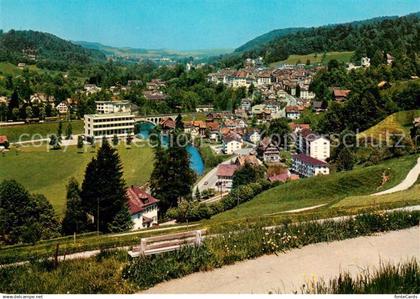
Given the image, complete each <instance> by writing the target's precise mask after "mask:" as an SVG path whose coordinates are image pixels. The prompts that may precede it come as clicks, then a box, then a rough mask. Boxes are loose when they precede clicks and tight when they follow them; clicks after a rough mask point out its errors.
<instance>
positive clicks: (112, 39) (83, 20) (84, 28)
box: [0, 0, 420, 50]
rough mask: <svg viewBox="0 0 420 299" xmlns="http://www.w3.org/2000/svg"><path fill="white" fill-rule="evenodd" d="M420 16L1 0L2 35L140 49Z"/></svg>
mask: <svg viewBox="0 0 420 299" xmlns="http://www.w3.org/2000/svg"><path fill="white" fill-rule="evenodd" d="M416 11H420V1H419V0H0V28H2V29H3V30H5V31H7V30H9V29H12V28H13V29H17V30H19V29H33V30H39V31H46V32H50V33H53V34H56V35H58V36H59V37H62V38H64V39H70V40H84V41H96V42H100V43H103V44H106V45H113V46H129V47H137V48H171V49H179V50H182V49H183V50H185V49H209V48H236V47H238V46H240V45H241V44H243V43H245V42H247V41H248V40H250V39H252V38H254V37H256V36H258V35H260V34H263V33H266V32H268V31H270V30H273V29H279V28H286V27H300V26H305V27H308V26H318V25H325V24H332V23H341V22H348V21H353V20H362V19H367V18H371V17H377V16H389V15H405V14H408V13H411V12H416Z"/></svg>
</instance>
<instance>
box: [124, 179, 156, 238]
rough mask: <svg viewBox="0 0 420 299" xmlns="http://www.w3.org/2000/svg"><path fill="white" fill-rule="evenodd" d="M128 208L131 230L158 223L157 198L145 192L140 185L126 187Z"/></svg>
mask: <svg viewBox="0 0 420 299" xmlns="http://www.w3.org/2000/svg"><path fill="white" fill-rule="evenodd" d="M127 198H128V208H129V211H130V215H131V220H132V221H133V224H134V225H133V230H135V229H141V228H146V227H151V226H153V225H156V224H157V223H158V206H157V203H158V202H159V200H157V199H156V198H154V197H153V196H152V195H150V194H148V193H146V192H145V191H144V190H142V189H141V188H140V187H137V186H131V187H130V188H128V189H127Z"/></svg>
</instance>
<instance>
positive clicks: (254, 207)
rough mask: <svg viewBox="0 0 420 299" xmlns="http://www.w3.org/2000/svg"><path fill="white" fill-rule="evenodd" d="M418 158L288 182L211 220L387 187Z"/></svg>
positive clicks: (307, 204)
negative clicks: (387, 175) (386, 177)
mask: <svg viewBox="0 0 420 299" xmlns="http://www.w3.org/2000/svg"><path fill="white" fill-rule="evenodd" d="M415 160H416V157H415V156H406V157H403V158H400V159H393V160H389V161H386V162H384V163H382V164H380V165H375V166H371V167H366V168H359V169H356V170H353V171H350V172H342V173H336V174H331V175H329V176H318V177H312V178H307V179H302V180H299V181H295V182H289V183H287V184H284V185H281V186H278V187H275V188H273V189H270V190H268V191H266V192H264V193H262V194H260V195H258V196H257V197H255V198H254V199H253V200H251V201H249V202H247V203H244V204H242V205H240V206H239V208H235V209H232V210H229V211H227V212H224V213H221V214H218V215H216V216H214V217H212V219H211V220H210V222H224V221H230V220H232V219H235V220H237V219H239V218H245V217H249V218H254V217H263V216H270V215H273V214H278V213H281V212H284V211H288V210H294V209H300V208H305V207H310V206H315V205H319V204H333V203H336V202H338V201H340V200H342V199H344V198H346V197H349V196H356V195H366V194H370V193H374V192H377V191H381V190H386V189H388V188H390V187H392V186H395V185H397V184H398V183H399V182H400V181H401V180H402V179H403V178H404V177H405V176H406V174H407V173H408V171H409V169H411V168H412V167H413V166H414V164H415ZM384 171H387V172H390V174H391V178H390V180H389V181H388V182H387V183H386V184H384V185H383V186H381V185H382V175H383V173H384Z"/></svg>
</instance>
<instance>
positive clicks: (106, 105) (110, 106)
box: [95, 101, 131, 114]
mask: <svg viewBox="0 0 420 299" xmlns="http://www.w3.org/2000/svg"><path fill="white" fill-rule="evenodd" d="M95 104H96V113H98V114H109V113H119V112H126V113H131V104H130V102H129V101H116V102H112V101H96V102H95Z"/></svg>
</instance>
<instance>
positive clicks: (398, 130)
mask: <svg viewBox="0 0 420 299" xmlns="http://www.w3.org/2000/svg"><path fill="white" fill-rule="evenodd" d="M419 116H420V110H409V111H400V112H396V113H394V114H391V115H390V116H388V117H387V118H385V119H384V120H383V121H381V122H379V123H378V124H376V125H375V126H373V127H371V128H369V129H367V130H365V131H363V132H361V133H359V134H358V135H357V137H358V138H359V139H360V138H373V139H375V140H382V141H385V140H386V137H387V136H388V138H389V135H390V134H404V135H405V136H407V137H408V136H410V127H411V126H412V123H413V120H414V118H415V117H419Z"/></svg>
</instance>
